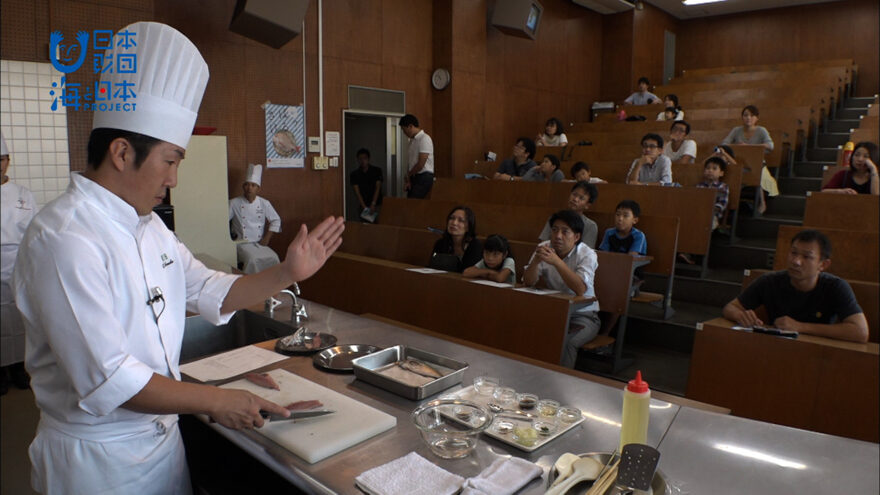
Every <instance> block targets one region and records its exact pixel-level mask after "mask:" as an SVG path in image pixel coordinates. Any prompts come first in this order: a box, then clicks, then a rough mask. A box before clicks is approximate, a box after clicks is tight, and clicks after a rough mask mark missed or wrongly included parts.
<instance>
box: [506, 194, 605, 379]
mask: <svg viewBox="0 0 880 495" xmlns="http://www.w3.org/2000/svg"><path fill="white" fill-rule="evenodd" d="M550 225H551V226H552V227H551V239H550V240H549V241H544V242H542V243H540V244H538V247H537V248H536V249H535V252H534V253H533V254H532V257H531V259H529V264H528V265H527V266H526V267H525V273H524V274H523V282H524V283H525V284H526V285H528V286H530V287H535V286H539V287H545V288H548V289H552V290H558V291H561V292H563V293H565V294H571V295H580V296H584V297H595V292H594V291H593V282H594V280H595V274H596V267H597V266H598V265H599V263H598V260H597V257H596V252H595V251H593V250H592V249H591V248H590V247H589V246H587V245H586V244H584V243H582V242H580V240H581V234H582V233H583V229H584V226H583V223H582V222H581V217H580V215H578V214H577V213H574V212H573V211H569V210H562V211H558V212H556V213H555V214H554V215H553V216H552V217H550ZM598 311H599V303H598V302H593V303H590V304H589V305H587V306H585V307H583V308H581V309H579V310H578V311H577V312H576V313H574V314H572V315H571V319H570V320H569V324H568V328H567V329H561V330H562V331H564V332H565V340H564V342H565V343H564V345H563V351H562V358H561V360H560V364H561V365H562V366H566V367H568V368H574V365H575V363H576V361H577V354H578V349H580V347H581V346H582V345H584V344H586V343H587V342H589V341H591V340H593V338H595V337H596V334H598V333H599V328H600V326H601V321H600V320H599V314H598ZM545 331H558V330H555V329H549V330H545ZM536 337H537V338H540V335H536Z"/></svg>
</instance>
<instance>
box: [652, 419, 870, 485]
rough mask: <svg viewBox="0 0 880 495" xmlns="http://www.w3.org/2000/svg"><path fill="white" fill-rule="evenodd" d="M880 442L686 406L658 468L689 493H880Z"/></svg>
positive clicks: (665, 444) (663, 448)
mask: <svg viewBox="0 0 880 495" xmlns="http://www.w3.org/2000/svg"><path fill="white" fill-rule="evenodd" d="M878 447H880V445H878V444H876V443H869V442H861V441H858V440H851V439H848V438H842V437H835V436H831V435H825V434H822V433H814V432H811V431H805V430H798V429H795V428H789V427H787V426H779V425H774V424H771V423H763V422H760V421H753V420H750V419H744V418H738V417H735V416H724V415H720V414H715V413H710V412H705V411H698V410H695V409H691V408H687V407H684V408H682V409H681V411H680V412H679V413H678V416H676V418H675V421H673V423H672V427H671V428H670V429H669V432H668V433H667V434H666V437H665V438H664V439H663V442H662V443H661V444H660V452H661V457H660V469H661V470H663V472H664V473H665V474H666V475H667V476H668V477H669V478H670V479H672V480H675V481H677V482H678V483H680V487H681V488H682V489H683V490H684V491H685V492H686V493H693V494H698V493H706V494H716V495H724V494H759V493H797V494H803V493H815V494H833V493H859V494H869V493H880V480H878V478H877V475H878V469H880V452H878Z"/></svg>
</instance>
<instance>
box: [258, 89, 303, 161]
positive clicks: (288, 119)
mask: <svg viewBox="0 0 880 495" xmlns="http://www.w3.org/2000/svg"><path fill="white" fill-rule="evenodd" d="M263 109H264V110H265V111H266V166H267V167H268V168H303V167H305V157H306V150H305V146H304V144H305V107H304V106H303V105H297V106H294V105H276V104H274V103H266V104H265V105H263Z"/></svg>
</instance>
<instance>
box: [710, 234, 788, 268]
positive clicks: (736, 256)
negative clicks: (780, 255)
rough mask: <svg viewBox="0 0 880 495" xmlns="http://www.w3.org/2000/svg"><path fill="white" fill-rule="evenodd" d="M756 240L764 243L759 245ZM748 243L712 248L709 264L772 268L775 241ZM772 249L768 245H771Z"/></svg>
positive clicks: (751, 240)
mask: <svg viewBox="0 0 880 495" xmlns="http://www.w3.org/2000/svg"><path fill="white" fill-rule="evenodd" d="M758 240H763V241H766V242H765V243H762V244H763V245H759V244H758V242H756V241H758ZM748 241H749V242H737V243H736V244H728V245H717V246H712V250H711V254H710V256H709V263H710V264H711V265H712V266H715V267H727V268H748V269H754V268H760V269H770V268H772V267H773V256H774V255H775V253H776V240H775V239H772V240H771V239H748ZM771 242H772V247H769V246H768V245H769V244H771Z"/></svg>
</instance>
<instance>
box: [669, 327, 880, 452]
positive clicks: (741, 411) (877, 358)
mask: <svg viewBox="0 0 880 495" xmlns="http://www.w3.org/2000/svg"><path fill="white" fill-rule="evenodd" d="M733 325H734V324H733V323H732V322H730V321H728V320H725V319H724V318H716V319H714V320H711V321H708V322H704V323H703V324H702V329H699V327H698V331H697V332H696V335H695V337H694V349H693V354H692V355H691V367H690V377H689V378H688V386H687V394H686V396H687V398H689V399H694V400H698V401H701V402H707V403H710V404H715V405H718V406H722V407H728V408H730V410H731V413H732V414H734V415H736V416H742V417H746V418H751V419H757V420H760V421H768V422H771V423H777V424H782V425H786V426H792V427H795V428H803V429H807V430H812V431H817V432H821V433H829V434H832V435H840V436H844V437H849V438H855V439H858V440H865V441H870V442H878V441H880V429H878V414H880V407H878V402H880V377H878V374H880V368H878V364H880V351H878V349H880V347H878V344H877V343H873V342H872V343H867V344H858V343H854V342H845V341H840V340H833V339H826V338H822V337H815V336H811V335H803V334H802V335H800V336H798V338H797V339H787V338H782V337H775V336H772V335H763V334H755V333H751V332H744V331H738V330H733V329H732V328H731V327H732V326H733Z"/></svg>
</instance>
